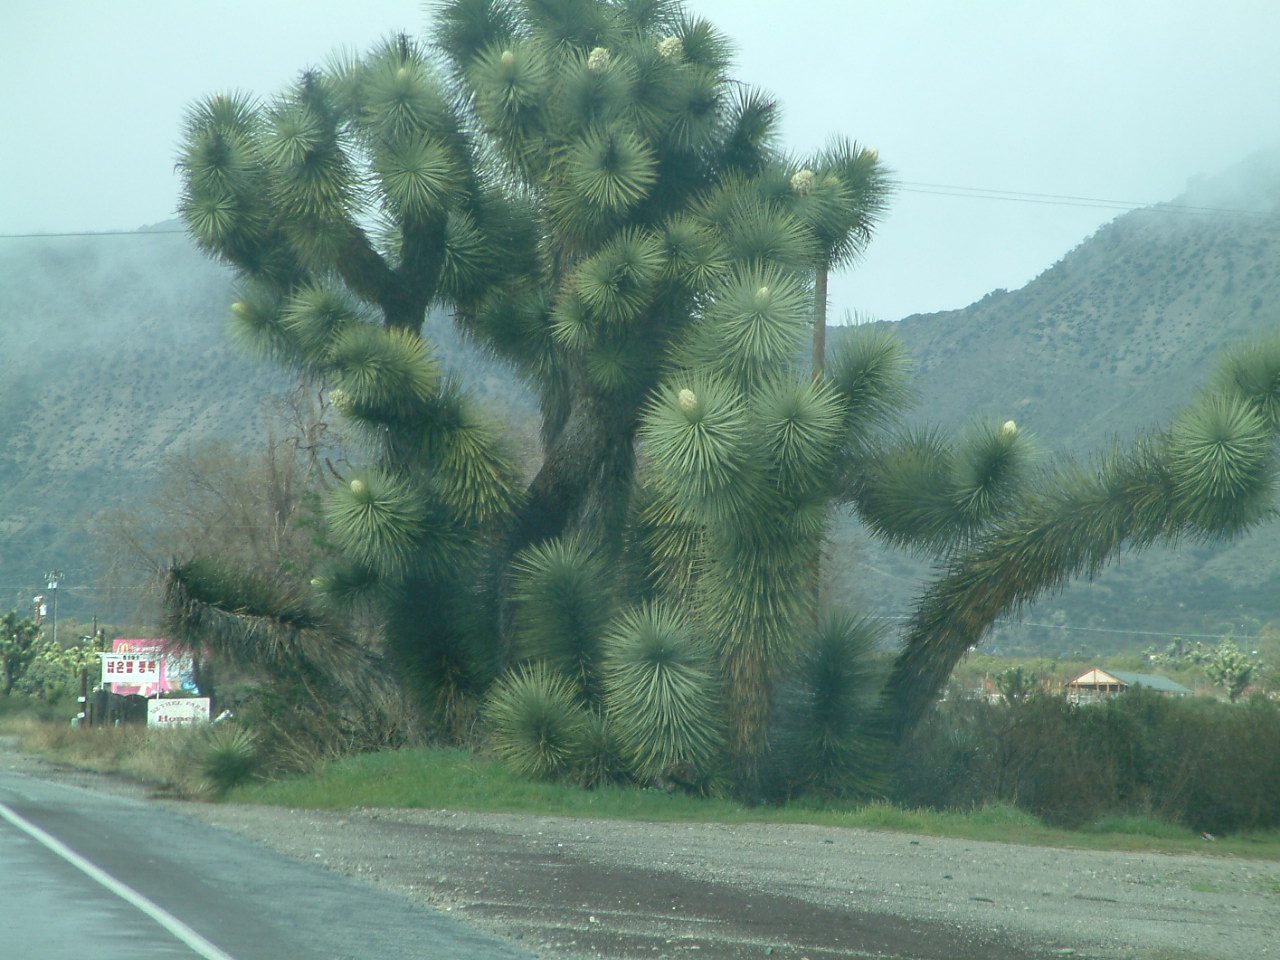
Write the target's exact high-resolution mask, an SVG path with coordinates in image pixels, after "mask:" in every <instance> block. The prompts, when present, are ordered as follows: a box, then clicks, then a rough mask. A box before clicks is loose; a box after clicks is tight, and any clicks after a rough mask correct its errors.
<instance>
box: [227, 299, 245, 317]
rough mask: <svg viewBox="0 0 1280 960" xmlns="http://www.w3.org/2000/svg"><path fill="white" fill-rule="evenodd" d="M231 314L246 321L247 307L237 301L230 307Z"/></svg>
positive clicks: (242, 302)
mask: <svg viewBox="0 0 1280 960" xmlns="http://www.w3.org/2000/svg"><path fill="white" fill-rule="evenodd" d="M231 312H232V313H234V314H235V315H236V316H237V317H240V318H241V319H242V320H245V319H248V317H249V305H248V304H247V303H245V302H244V301H243V300H237V301H236V302H235V303H233V304H232V305H231Z"/></svg>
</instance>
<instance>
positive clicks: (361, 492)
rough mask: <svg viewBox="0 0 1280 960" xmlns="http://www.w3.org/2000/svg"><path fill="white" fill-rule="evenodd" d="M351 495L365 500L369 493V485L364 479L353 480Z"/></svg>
mask: <svg viewBox="0 0 1280 960" xmlns="http://www.w3.org/2000/svg"><path fill="white" fill-rule="evenodd" d="M351 495H352V496H353V497H356V498H357V499H360V500H363V499H364V498H365V497H367V496H368V495H369V485H368V484H367V483H365V482H364V481H363V480H352V481H351Z"/></svg>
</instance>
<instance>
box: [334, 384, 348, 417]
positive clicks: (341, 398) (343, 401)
mask: <svg viewBox="0 0 1280 960" xmlns="http://www.w3.org/2000/svg"><path fill="white" fill-rule="evenodd" d="M329 403H330V404H332V405H333V409H335V410H337V411H338V412H339V413H340V414H342V415H343V416H349V415H350V414H351V410H352V408H353V406H354V403H353V402H352V400H351V394H349V393H347V391H345V390H343V389H342V388H341V387H334V388H333V389H332V390H330V391H329Z"/></svg>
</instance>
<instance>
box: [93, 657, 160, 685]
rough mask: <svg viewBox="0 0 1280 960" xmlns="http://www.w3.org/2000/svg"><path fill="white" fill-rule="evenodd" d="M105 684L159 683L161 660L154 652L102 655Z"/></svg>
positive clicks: (103, 680)
mask: <svg viewBox="0 0 1280 960" xmlns="http://www.w3.org/2000/svg"><path fill="white" fill-rule="evenodd" d="M102 682H103V683H133V684H136V683H159V682H160V658H159V657H157V656H156V654H155V653H154V652H146V653H104V654H102Z"/></svg>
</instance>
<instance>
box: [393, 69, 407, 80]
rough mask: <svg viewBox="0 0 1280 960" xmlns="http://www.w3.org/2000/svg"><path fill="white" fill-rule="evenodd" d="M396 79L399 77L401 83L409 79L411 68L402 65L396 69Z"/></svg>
mask: <svg viewBox="0 0 1280 960" xmlns="http://www.w3.org/2000/svg"><path fill="white" fill-rule="evenodd" d="M396 79H397V80H399V81H400V82H401V83H404V82H405V81H406V80H408V79H409V68H408V67H401V68H400V69H399V70H397V71H396Z"/></svg>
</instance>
